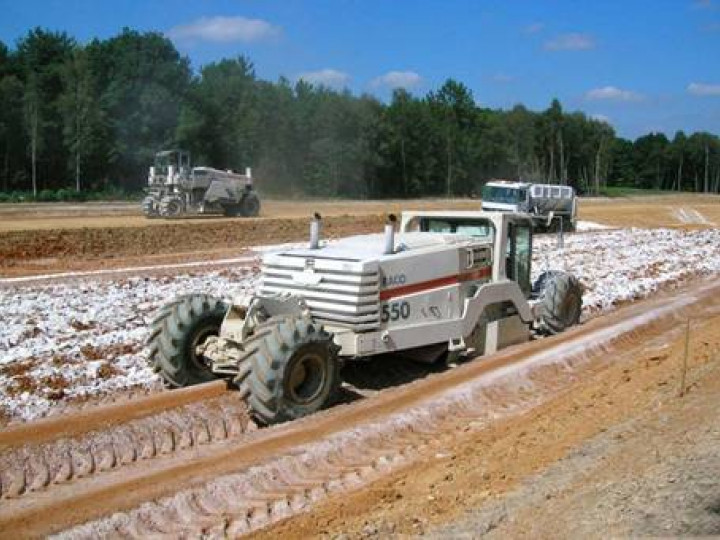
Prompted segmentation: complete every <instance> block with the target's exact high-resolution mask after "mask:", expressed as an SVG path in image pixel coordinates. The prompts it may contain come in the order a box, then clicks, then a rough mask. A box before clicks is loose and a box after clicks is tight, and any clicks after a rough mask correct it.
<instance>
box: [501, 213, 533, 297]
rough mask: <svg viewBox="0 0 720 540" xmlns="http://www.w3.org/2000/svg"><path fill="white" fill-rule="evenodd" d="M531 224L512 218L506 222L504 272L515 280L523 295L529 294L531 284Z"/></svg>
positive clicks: (527, 221) (527, 295)
mask: <svg viewBox="0 0 720 540" xmlns="http://www.w3.org/2000/svg"><path fill="white" fill-rule="evenodd" d="M531 268H532V225H531V223H530V221H529V220H525V219H522V220H517V221H515V220H513V221H511V222H510V223H509V224H508V243H507V264H506V269H505V270H506V271H505V274H506V275H507V277H508V279H511V280H513V281H516V282H517V284H518V285H519V286H520V290H522V292H523V294H525V297H526V298H528V297H529V296H530V292H531V290H532V286H531V283H530V271H531Z"/></svg>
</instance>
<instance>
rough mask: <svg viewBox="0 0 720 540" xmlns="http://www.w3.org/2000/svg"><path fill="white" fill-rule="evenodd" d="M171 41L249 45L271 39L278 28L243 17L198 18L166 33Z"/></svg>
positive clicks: (275, 34)
mask: <svg viewBox="0 0 720 540" xmlns="http://www.w3.org/2000/svg"><path fill="white" fill-rule="evenodd" d="M167 34H168V36H169V37H170V38H171V39H175V40H178V41H194V40H197V41H212V42H216V43H231V42H234V41H242V42H245V43H250V42H254V41H262V40H264V39H268V38H272V37H275V36H277V35H279V34H280V27H278V26H274V25H272V24H270V23H269V22H267V21H263V20H262V19H246V18H245V17H220V16H218V17H200V18H199V19H197V20H196V21H193V22H191V23H189V24H181V25H178V26H175V27H173V28H171V29H170V30H169V31H168V33H167Z"/></svg>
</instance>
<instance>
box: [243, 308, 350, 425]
mask: <svg viewBox="0 0 720 540" xmlns="http://www.w3.org/2000/svg"><path fill="white" fill-rule="evenodd" d="M244 349H245V351H252V352H251V353H250V354H249V355H248V356H247V357H246V358H245V359H244V360H243V361H242V362H241V365H240V371H239V374H238V375H237V376H236V377H235V381H234V382H235V383H236V384H237V385H238V386H239V388H240V394H241V395H242V397H243V398H245V400H246V401H247V404H248V407H249V409H250V414H251V416H252V417H253V418H254V419H255V420H256V421H257V422H259V423H260V424H264V425H270V424H278V423H280V422H286V421H289V420H295V419H297V418H301V417H303V416H307V415H309V414H312V413H314V412H317V411H319V410H320V409H322V408H323V407H324V406H326V405H327V404H328V403H330V402H331V401H332V400H333V398H334V397H335V394H336V392H337V390H338V388H339V387H340V365H339V362H338V358H337V351H338V350H339V347H337V346H336V345H335V344H334V343H333V339H332V335H331V334H329V333H327V332H326V331H325V330H324V329H323V327H322V326H321V325H318V324H316V323H315V322H313V320H312V319H311V318H310V317H293V316H281V317H274V318H272V319H270V320H268V321H267V322H265V323H263V324H262V325H260V326H258V328H257V329H256V331H255V334H254V335H253V336H252V337H251V338H249V339H248V340H247V341H246V343H245V344H244Z"/></svg>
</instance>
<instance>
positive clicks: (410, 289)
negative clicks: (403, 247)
mask: <svg viewBox="0 0 720 540" xmlns="http://www.w3.org/2000/svg"><path fill="white" fill-rule="evenodd" d="M491 273H492V267H491V266H484V267H482V268H478V269H477V270H473V271H472V272H465V273H463V274H457V275H454V276H447V277H441V278H436V279H431V280H429V281H422V282H420V283H413V284H411V285H404V286H402V287H396V288H394V289H387V290H384V291H380V300H389V299H390V298H397V297H398V296H407V295H408V294H415V293H419V292H422V291H427V290H430V289H439V288H440V287H447V286H448V285H456V284H458V283H462V282H464V281H475V280H478V279H484V278H487V277H490V274H491Z"/></svg>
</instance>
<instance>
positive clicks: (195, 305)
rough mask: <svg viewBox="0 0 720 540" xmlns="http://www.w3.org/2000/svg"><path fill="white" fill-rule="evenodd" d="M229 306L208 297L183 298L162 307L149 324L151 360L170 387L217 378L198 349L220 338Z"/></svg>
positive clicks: (203, 295)
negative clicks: (218, 336) (213, 339)
mask: <svg viewBox="0 0 720 540" xmlns="http://www.w3.org/2000/svg"><path fill="white" fill-rule="evenodd" d="M227 310H228V306H227V304H225V302H223V301H222V300H219V299H218V298H214V297H212V296H208V295H206V294H189V295H186V296H181V297H179V298H177V299H175V300H174V301H172V302H170V303H169V304H166V305H165V306H163V307H162V309H161V310H160V312H159V313H158V314H157V316H156V317H155V319H154V320H153V321H152V323H151V325H150V335H149V336H148V339H147V343H146V345H147V348H148V361H149V362H150V365H151V366H152V368H153V370H154V371H156V372H157V373H159V374H160V376H161V377H162V378H163V380H164V381H165V382H166V383H167V384H168V386H170V387H173V388H180V387H183V386H190V385H193V384H198V383H201V382H206V381H210V380H212V379H214V378H215V375H214V374H213V373H212V372H211V371H210V368H209V366H208V365H207V363H206V361H205V358H204V357H203V356H202V355H200V354H198V351H197V348H198V346H199V345H201V344H202V343H203V342H205V340H206V339H207V338H208V337H210V336H217V335H218V333H219V332H220V325H221V324H222V322H223V319H224V318H225V314H226V313H227Z"/></svg>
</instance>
